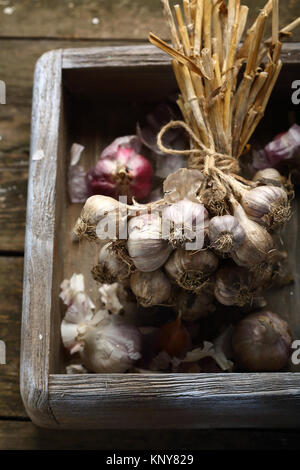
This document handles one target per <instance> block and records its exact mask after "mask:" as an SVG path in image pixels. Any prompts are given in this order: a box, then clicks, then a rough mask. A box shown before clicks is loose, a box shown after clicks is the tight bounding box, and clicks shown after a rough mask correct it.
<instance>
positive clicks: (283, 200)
mask: <svg viewBox="0 0 300 470" xmlns="http://www.w3.org/2000/svg"><path fill="white" fill-rule="evenodd" d="M242 206H243V208H244V210H245V212H246V214H247V215H248V217H249V218H250V219H251V220H253V221H254V222H257V223H258V224H261V225H263V226H264V227H266V228H268V229H270V230H277V229H279V228H281V227H282V226H283V225H284V224H285V223H286V222H287V221H288V220H289V218H290V214H291V209H290V204H289V202H288V197H287V194H286V192H285V190H284V189H283V188H279V187H276V186H258V187H257V188H254V189H251V190H250V191H247V192H245V194H244V195H243V198H242Z"/></svg>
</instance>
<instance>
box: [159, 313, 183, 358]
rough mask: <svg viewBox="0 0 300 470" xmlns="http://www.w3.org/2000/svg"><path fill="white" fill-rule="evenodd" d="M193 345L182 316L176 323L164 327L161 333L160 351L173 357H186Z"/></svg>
mask: <svg viewBox="0 0 300 470" xmlns="http://www.w3.org/2000/svg"><path fill="white" fill-rule="evenodd" d="M190 344H191V338H190V335H189V333H188V331H187V329H186V328H185V327H184V326H183V324H182V321H181V318H180V316H178V317H177V318H176V320H175V321H173V322H170V323H167V324H166V325H164V326H163V327H162V328H161V329H160V332H159V341H158V349H159V351H165V352H166V353H167V354H169V355H170V356H171V357H174V356H176V357H181V356H182V355H185V354H186V352H187V350H188V348H189V346H190Z"/></svg>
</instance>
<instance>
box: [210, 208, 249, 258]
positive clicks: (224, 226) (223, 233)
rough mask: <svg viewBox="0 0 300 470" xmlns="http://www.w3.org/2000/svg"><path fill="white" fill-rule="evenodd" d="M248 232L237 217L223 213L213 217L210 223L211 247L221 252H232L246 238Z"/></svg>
mask: <svg viewBox="0 0 300 470" xmlns="http://www.w3.org/2000/svg"><path fill="white" fill-rule="evenodd" d="M245 237H246V233H245V230H244V228H243V227H242V225H241V224H240V223H239V221H238V219H237V218H236V217H233V216H232V215H223V216H216V217H213V218H212V219H211V221H210V223H209V240H210V243H211V247H212V248H214V249H215V250H217V251H219V252H220V253H230V252H232V250H235V249H236V248H238V247H239V246H240V245H241V244H242V243H243V241H244V240H245Z"/></svg>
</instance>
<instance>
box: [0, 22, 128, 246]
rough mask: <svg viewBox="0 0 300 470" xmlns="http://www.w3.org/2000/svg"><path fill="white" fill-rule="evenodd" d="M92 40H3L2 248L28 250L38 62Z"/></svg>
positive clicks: (101, 43)
mask: <svg viewBox="0 0 300 470" xmlns="http://www.w3.org/2000/svg"><path fill="white" fill-rule="evenodd" d="M6 16H7V15H6ZM127 43H128V41H127ZM89 44H91V42H89V41H80V40H79V41H67V40H65V41H64V40H61V41H57V40H40V41H37V40H22V41H21V42H20V40H3V39H2V40H1V46H2V47H1V48H0V63H1V77H0V78H1V80H4V82H5V83H6V85H7V100H6V101H7V104H6V105H0V136H1V137H0V226H1V230H0V251H14V252H21V251H23V250H24V236H25V218H26V202H27V178H28V164H29V146H30V119H31V100H32V81H33V73H34V66H35V63H36V61H37V60H38V58H39V57H40V56H41V55H42V54H43V53H45V52H47V51H49V50H53V49H60V48H66V47H71V46H74V45H77V46H78V47H87V45H89ZM92 44H93V45H95V46H100V47H101V46H104V47H105V46H107V45H120V44H126V41H125V42H120V41H105V40H103V41H96V40H95V41H93V42H92Z"/></svg>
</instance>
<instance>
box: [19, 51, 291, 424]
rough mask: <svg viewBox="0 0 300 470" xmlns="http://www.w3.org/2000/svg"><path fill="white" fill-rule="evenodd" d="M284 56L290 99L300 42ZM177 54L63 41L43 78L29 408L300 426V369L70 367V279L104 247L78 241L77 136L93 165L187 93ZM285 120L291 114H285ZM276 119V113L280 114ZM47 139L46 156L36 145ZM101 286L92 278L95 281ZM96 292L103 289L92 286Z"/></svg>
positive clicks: (36, 137) (34, 174)
mask: <svg viewBox="0 0 300 470" xmlns="http://www.w3.org/2000/svg"><path fill="white" fill-rule="evenodd" d="M283 61H284V63H285V66H284V68H283V72H282V74H281V78H280V81H279V84H278V86H277V88H276V90H275V92H274V97H275V98H274V99H273V101H272V103H271V104H270V106H271V108H272V106H273V107H274V115H275V112H276V113H277V117H276V118H277V119H278V120H280V116H279V117H278V111H279V115H280V110H281V109H282V107H285V106H286V105H287V103H290V100H291V82H292V81H293V80H296V79H297V78H299V77H298V76H297V75H296V71H297V69H298V70H299V62H300V45H299V44H290V45H288V46H285V47H284V50H283ZM176 90H177V88H176V84H175V81H174V78H173V75H172V70H171V66H170V62H169V58H168V57H167V56H166V55H164V54H163V53H161V52H160V51H158V50H156V49H155V48H153V47H151V46H131V47H115V48H89V49H69V50H56V51H51V52H48V53H46V54H44V55H43V56H42V57H41V58H40V60H39V61H38V63H37V66H36V71H35V77H34V100H33V111H32V141H31V165H30V176H29V191H28V213H27V234H26V256H25V273H24V301H23V326H22V357H21V392H22V397H23V400H24V403H25V406H26V409H27V412H28V414H29V416H30V417H31V418H32V420H33V421H34V422H35V423H36V424H38V425H40V426H43V427H53V428H136V429H138V428H189V429H192V428H206V427H214V428H232V427H254V428H259V427H264V428H271V427H272V428H273V427H281V428H283V427H297V426H299V425H300V374H299V373H296V372H287V373H251V374H248V373H243V374H238V373H235V374H228V373H226V374H223V373H222V374H155V375H139V374H86V375H66V374H64V373H63V372H64V366H65V363H64V354H63V350H62V346H61V339H60V322H61V318H62V315H63V306H62V305H61V304H62V303H61V302H60V300H59V286H60V283H61V281H62V280H63V279H64V278H66V277H70V275H71V274H72V273H73V272H83V274H84V275H85V276H86V278H87V283H88V284H90V285H93V283H92V282H91V278H90V277H89V276H90V274H89V270H90V265H91V258H92V257H93V256H95V255H96V250H95V247H93V246H88V245H86V246H85V247H84V248H85V250H87V253H88V254H87V256H86V258H87V259H88V262H86V260H85V258H84V257H83V256H82V253H83V248H82V245H80V246H78V245H76V244H74V243H72V242H71V237H70V231H71V227H72V225H73V223H74V221H75V220H76V217H77V216H78V214H79V211H80V209H81V207H80V205H74V204H73V205H71V204H70V203H69V202H68V197H67V191H66V170H67V165H68V153H69V148H70V145H71V143H72V142H74V141H76V142H80V143H81V144H83V145H85V146H86V153H85V155H86V156H87V158H86V164H87V165H88V164H91V163H92V161H94V159H95V155H96V153H97V152H96V150H99V147H100V146H101V147H102V148H103V146H104V145H105V144H107V143H108V142H110V141H111V140H112V138H114V137H116V136H119V135H125V134H130V133H134V131H135V128H134V125H135V123H136V121H137V119H139V118H140V117H141V116H143V115H144V114H145V112H146V111H147V110H148V108H151V106H153V103H154V102H156V101H157V102H159V101H160V100H161V99H162V98H163V97H166V96H167V95H168V94H170V93H171V92H176ZM278 125H279V126H278V130H280V122H278ZM273 127H274V129H276V123H274V126H273ZM37 150H43V152H44V157H43V158H41V159H39V160H36V159H33V158H32V157H33V155H35V154H36V151H37ZM91 290H93V289H91ZM89 293H90V294H91V295H92V296H93V292H89Z"/></svg>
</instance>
